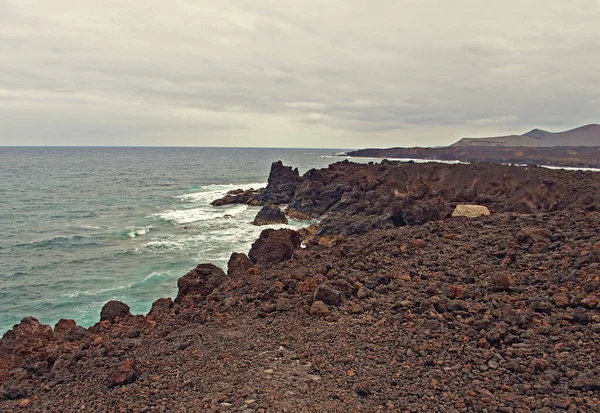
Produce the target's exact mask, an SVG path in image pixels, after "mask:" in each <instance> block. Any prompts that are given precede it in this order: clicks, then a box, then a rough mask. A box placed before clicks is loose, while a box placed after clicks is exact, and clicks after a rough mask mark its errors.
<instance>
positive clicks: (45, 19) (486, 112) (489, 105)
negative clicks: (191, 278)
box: [0, 0, 600, 148]
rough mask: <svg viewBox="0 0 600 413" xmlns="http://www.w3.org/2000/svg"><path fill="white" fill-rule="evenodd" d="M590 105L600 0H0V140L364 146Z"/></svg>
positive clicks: (478, 132) (579, 116)
mask: <svg viewBox="0 0 600 413" xmlns="http://www.w3.org/2000/svg"><path fill="white" fill-rule="evenodd" d="M589 123H600V0H502V1H482V0H452V1H449V0H369V1H367V0H343V1H342V0H339V1H338V0H320V1H316V0H293V1H291V0H218V1H215V0H209V1H205V0H165V1H162V0H128V1H122V0H102V1H97V0H39V1H37V0H36V1H34V0H0V145H94V146H102V145H127V146H137V145H143V146H263V147H314V148H317V147H324V148H362V147H392V146H437V145H448V144H451V143H453V142H455V141H457V140H458V139H460V138H462V137H482V136H497V135H504V134H512V133H518V134H522V133H525V132H527V131H529V130H530V129H533V128H541V129H546V130H550V131H562V130H567V129H571V128H574V127H577V126H581V125H585V124H589Z"/></svg>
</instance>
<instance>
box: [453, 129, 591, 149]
mask: <svg viewBox="0 0 600 413" xmlns="http://www.w3.org/2000/svg"><path fill="white" fill-rule="evenodd" d="M450 146H451V147H465V146H511V147H515V146H527V147H551V146H600V125H598V124H592V125H587V126H582V127H580V128H577V129H572V130H568V131H566V132H558V133H552V132H547V131H545V130H541V129H534V130H532V131H530V132H527V133H525V134H523V135H509V136H498V137H493V138H463V139H461V140H459V141H458V142H456V143H455V144H453V145H450Z"/></svg>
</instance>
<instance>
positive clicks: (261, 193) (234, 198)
mask: <svg viewBox="0 0 600 413" xmlns="http://www.w3.org/2000/svg"><path fill="white" fill-rule="evenodd" d="M300 183H302V178H301V177H300V175H299V173H298V168H296V169H292V167H290V166H284V165H283V163H282V162H281V161H277V162H273V164H272V165H271V171H270V172H269V178H268V182H267V187H266V188H263V189H248V190H242V189H236V190H233V191H229V192H228V193H227V194H226V195H225V196H224V197H223V198H220V199H215V200H214V201H213V202H212V203H211V205H213V206H222V205H230V204H246V205H254V206H257V205H281V204H286V203H288V202H289V201H290V200H291V199H292V198H293V197H294V194H295V192H296V188H297V187H298V186H299V185H300Z"/></svg>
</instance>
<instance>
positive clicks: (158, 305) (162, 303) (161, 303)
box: [148, 298, 173, 317]
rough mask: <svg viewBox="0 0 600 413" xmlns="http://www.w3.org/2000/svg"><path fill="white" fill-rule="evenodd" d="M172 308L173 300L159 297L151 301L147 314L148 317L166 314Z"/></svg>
mask: <svg viewBox="0 0 600 413" xmlns="http://www.w3.org/2000/svg"><path fill="white" fill-rule="evenodd" d="M172 308H173V300H172V299H171V298H159V299H158V300H156V301H155V302H153V303H152V308H151V309H150V312H149V313H148V315H149V316H150V317H160V316H162V315H165V314H168V313H169V312H170V311H171V309H172Z"/></svg>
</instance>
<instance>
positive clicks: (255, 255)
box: [248, 229, 300, 268]
mask: <svg viewBox="0 0 600 413" xmlns="http://www.w3.org/2000/svg"><path fill="white" fill-rule="evenodd" d="M297 248H300V236H299V235H298V233H297V232H296V231H293V230H291V229H277V230H275V229H265V230H264V231H263V232H261V233H260V237H259V238H258V239H257V240H256V241H255V242H254V244H252V248H251V249H250V252H249V253H248V256H249V257H250V259H251V260H252V262H253V263H255V264H257V265H260V266H261V267H265V268H269V267H272V266H274V265H276V264H279V263H280V262H283V261H286V260H289V259H290V258H292V256H293V255H294V250H295V249H297Z"/></svg>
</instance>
